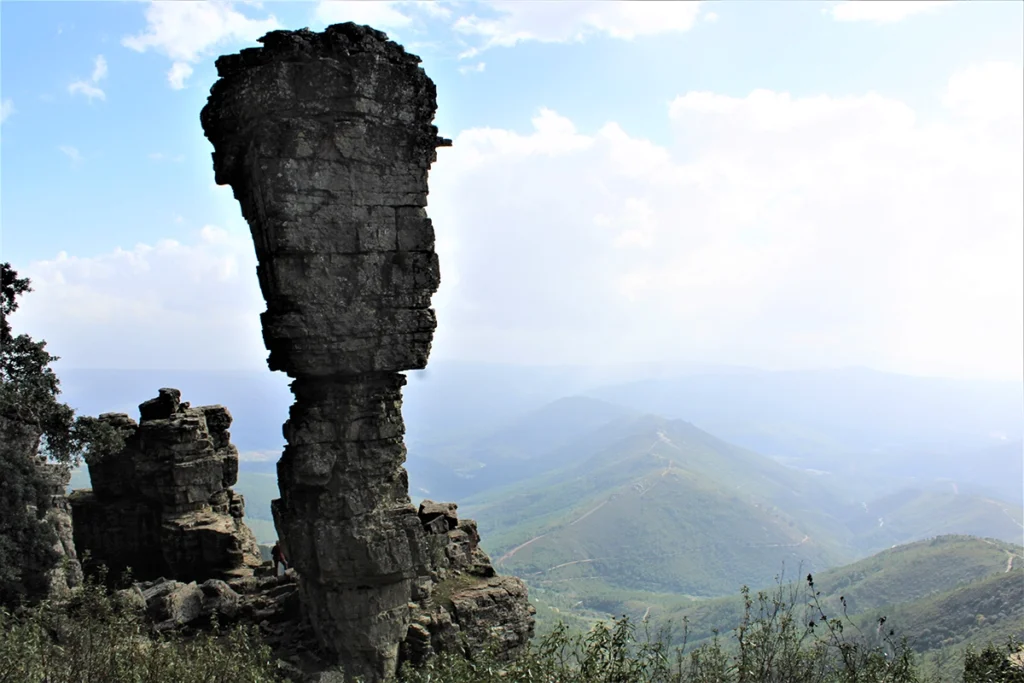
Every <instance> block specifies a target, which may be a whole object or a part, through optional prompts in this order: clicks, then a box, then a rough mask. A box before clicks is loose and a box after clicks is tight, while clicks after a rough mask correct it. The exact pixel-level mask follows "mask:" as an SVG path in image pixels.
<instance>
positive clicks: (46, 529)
mask: <svg viewBox="0 0 1024 683" xmlns="http://www.w3.org/2000/svg"><path fill="white" fill-rule="evenodd" d="M26 417H27V416H26V415H24V414H19V412H18V411H17V410H12V411H9V413H5V412H0V464H3V465H4V467H3V468H0V469H3V476H4V481H2V482H0V483H2V484H3V485H0V496H8V495H10V496H11V499H10V500H8V501H4V502H8V503H10V501H11V500H13V501H20V502H23V503H24V504H25V506H26V512H27V518H21V519H19V518H17V516H15V517H16V519H14V520H12V519H0V546H3V550H4V551H7V550H9V549H13V548H19V545H20V541H19V540H18V539H24V538H25V537H24V536H23V535H22V533H23V531H24V530H22V529H18V528H16V526H15V528H12V527H11V526H10V525H11V524H12V522H13V523H14V524H15V525H17V524H18V523H19V522H21V523H27V524H39V525H40V526H41V527H42V528H41V529H39V531H38V533H42V534H45V535H46V536H49V541H52V546H51V547H52V552H43V553H40V554H31V553H30V554H22V555H19V556H17V557H15V558H7V557H5V558H3V559H4V562H2V564H3V565H4V568H5V569H8V570H9V569H14V568H16V569H15V575H14V576H9V577H6V578H7V579H9V580H12V582H13V584H16V585H17V584H20V585H21V590H22V591H24V594H23V595H22V596H21V597H25V598H28V599H29V600H30V601H34V600H38V599H42V598H47V597H50V598H60V597H64V596H66V595H67V594H68V592H69V591H70V589H72V588H74V587H76V586H78V585H79V584H80V583H81V582H82V567H81V564H80V563H79V561H78V557H77V555H76V553H75V545H74V542H73V540H72V528H71V510H70V507H69V505H68V500H67V497H66V496H65V493H66V491H67V485H68V481H70V479H71V473H70V471H69V469H68V468H67V467H66V466H64V465H60V464H58V463H54V462H48V461H47V459H46V458H44V457H42V456H40V455H39V444H40V441H41V437H42V430H41V429H40V427H39V426H38V424H36V423H34V422H32V421H30V420H26ZM28 482H31V483H28ZM6 486H11V487H13V489H14V490H11V489H6V488H5V487H6ZM19 488H20V489H21V490H17V489H19ZM12 512H13V511H12ZM51 532H52V534H51ZM7 534H11V536H8V538H4V536H5V535H7ZM8 539H11V540H13V541H14V542H13V544H10V543H9V542H8ZM20 550H21V549H19V552H20ZM11 560H13V562H12V561H11ZM19 565H20V566H19Z"/></svg>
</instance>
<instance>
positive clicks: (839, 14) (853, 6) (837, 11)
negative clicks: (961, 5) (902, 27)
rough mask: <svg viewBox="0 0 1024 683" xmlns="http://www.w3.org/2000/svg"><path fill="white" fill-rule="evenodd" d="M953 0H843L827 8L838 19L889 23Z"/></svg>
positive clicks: (950, 2) (945, 5)
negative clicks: (876, 0)
mask: <svg viewBox="0 0 1024 683" xmlns="http://www.w3.org/2000/svg"><path fill="white" fill-rule="evenodd" d="M952 4H953V3H952V1H951V0H880V1H878V2H875V1H874V0H843V1H842V2H838V3H836V4H834V5H833V6H832V7H829V8H826V10H825V11H826V12H829V13H831V15H832V18H833V19H835V20H836V21H871V22H875V23H878V24H888V23H894V22H897V21H903V20H904V19H906V18H907V17H910V16H913V15H915V14H924V13H926V12H932V11H934V10H936V9H939V8H940V7H948V6H950V5H952Z"/></svg>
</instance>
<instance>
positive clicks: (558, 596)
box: [71, 369, 1024, 670]
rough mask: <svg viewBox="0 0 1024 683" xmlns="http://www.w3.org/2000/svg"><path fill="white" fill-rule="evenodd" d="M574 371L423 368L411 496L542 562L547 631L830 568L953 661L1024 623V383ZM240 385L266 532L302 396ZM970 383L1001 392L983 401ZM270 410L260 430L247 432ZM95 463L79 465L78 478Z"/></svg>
mask: <svg viewBox="0 0 1024 683" xmlns="http://www.w3.org/2000/svg"><path fill="white" fill-rule="evenodd" d="M437 374H440V373H439V372H438V373H437ZM571 374H572V373H570V372H568V371H564V370H563V371H560V372H557V373H546V372H545V371H543V370H537V369H533V370H530V371H524V372H521V373H518V374H516V373H505V375H504V380H503V381H504V382H505V384H504V385H503V386H502V387H500V388H502V389H504V390H505V391H504V392H503V393H502V392H498V393H499V394H500V397H498V398H495V397H492V398H489V399H485V398H484V397H483V396H482V395H481V394H480V393H479V391H478V389H477V388H474V386H475V385H471V382H470V380H471V377H472V376H473V375H472V373H470V372H469V371H468V370H466V371H465V372H464V374H463V375H462V379H461V380H458V381H456V380H455V379H453V378H452V377H447V378H445V380H444V381H445V382H448V383H449V385H448V386H442V387H439V388H438V389H437V394H436V395H435V394H432V393H431V392H430V389H431V382H433V381H435V380H434V379H431V378H428V379H426V380H425V381H424V380H423V379H422V378H421V379H416V378H413V379H411V380H410V383H409V385H408V387H407V388H406V405H407V415H408V428H407V429H408V442H409V456H408V460H407V469H408V471H409V478H410V492H411V494H412V497H413V499H414V502H419V500H421V499H431V500H455V501H457V502H458V503H459V514H460V516H466V517H470V518H473V519H476V520H477V522H478V525H479V530H480V534H481V538H482V544H483V547H484V548H485V549H486V551H487V552H488V553H489V554H490V556H491V557H492V558H494V563H495V566H496V568H497V569H498V571H500V572H502V573H508V574H513V575H516V576H519V577H521V578H523V579H524V580H525V581H526V582H527V584H528V586H529V588H530V592H531V600H532V602H533V603H534V605H535V607H536V608H537V610H538V613H537V624H538V633H541V634H543V633H545V632H548V631H550V629H551V628H553V627H554V625H555V624H556V623H558V622H559V621H561V622H564V623H566V624H568V625H570V627H572V628H576V629H584V630H585V629H586V628H589V626H590V625H591V624H592V623H593V622H594V621H596V620H607V619H610V618H612V617H614V616H622V615H626V616H628V617H630V618H631V619H633V620H636V621H640V620H646V621H647V622H648V623H649V624H650V625H651V627H653V628H656V629H663V628H676V629H677V630H678V626H679V625H680V624H682V623H684V622H685V623H686V625H687V626H686V638H687V642H688V643H689V644H690V645H694V646H696V645H699V644H701V643H703V642H705V641H707V640H708V639H709V638H710V637H711V636H712V635H713V634H714V633H715V632H719V633H723V634H725V633H728V632H729V630H730V629H731V628H733V626H735V624H736V623H738V621H739V619H740V618H741V617H742V612H743V603H742V599H741V598H740V596H739V592H740V590H741V588H742V587H744V586H749V587H750V588H751V589H753V590H754V591H755V593H756V591H758V590H765V591H767V594H771V593H772V591H773V590H775V591H779V590H782V589H783V588H785V591H788V595H789V596H790V597H791V598H795V599H796V604H797V605H798V606H800V609H803V608H804V607H805V606H806V604H807V602H808V595H807V593H806V586H804V585H803V584H802V577H806V575H807V574H811V575H813V576H814V579H815V587H816V590H817V591H820V593H821V595H820V596H819V600H820V601H821V604H822V605H823V606H825V607H826V608H827V610H828V611H835V610H837V609H839V603H838V600H839V596H840V595H842V596H843V598H844V599H845V602H846V609H847V610H848V614H849V616H850V617H851V618H852V619H854V621H855V622H856V623H857V624H859V625H860V627H861V628H862V629H864V630H865V632H870V631H871V628H872V627H871V623H872V620H873V619H877V618H878V617H879V616H881V615H885V616H887V618H888V622H887V623H890V624H893V625H894V626H895V627H896V628H898V629H899V631H900V632H901V633H903V634H905V635H907V636H908V637H909V638H911V639H912V641H913V642H914V643H915V647H916V648H917V649H918V651H919V652H921V653H922V654H924V655H925V656H926V660H925V661H926V662H928V665H929V666H932V667H933V668H935V669H936V670H939V669H941V668H942V667H943V666H947V664H944V663H943V662H945V661H946V660H945V659H943V658H944V657H947V655H948V653H949V652H952V651H954V650H956V648H962V647H963V646H965V645H966V644H971V643H978V644H983V642H987V641H986V639H988V640H992V639H995V640H999V639H1001V638H1005V637H1007V636H1009V635H1017V636H1024V626H1022V625H1024V613H1021V611H1020V608H1019V605H1021V604H1024V596H1020V595H1019V593H1020V592H1021V588H1024V574H1021V572H1022V571H1024V550H1022V548H1021V546H1020V543H1021V541H1022V540H1024V539H1022V533H1024V527H1022V524H1024V509H1022V508H1024V504H1022V502H1021V499H1022V498H1024V493H1022V491H1021V485H1020V481H1021V478H1020V477H1019V476H1018V474H1017V473H1018V471H1019V469H1020V467H1021V446H1020V444H1021V441H1020V433H1021V420H1020V419H1019V417H1020V416H1019V415H1017V416H1015V414H1014V407H1013V403H1014V401H1016V396H1015V394H1014V391H1016V389H1014V388H1013V387H1010V388H1006V387H1000V388H999V390H998V391H995V392H990V394H992V395H987V394H986V395H985V396H984V397H983V399H984V400H981V399H979V398H978V395H979V392H981V393H982V394H984V389H985V387H984V386H982V387H980V388H979V387H977V386H971V387H965V386H961V385H958V384H956V383H954V384H952V385H950V386H949V387H948V389H949V390H948V391H947V392H946V393H943V392H942V391H938V392H937V393H936V391H935V388H936V386H938V385H934V383H933V384H929V381H926V380H920V381H919V382H922V383H923V384H924V385H928V386H924V387H923V388H922V387H921V386H917V385H916V384H915V382H918V380H913V379H912V378H905V377H899V376H878V375H877V374H869V375H868V376H867V379H870V382H867V383H868V384H871V383H873V384H872V386H874V391H876V392H877V393H874V394H871V393H870V392H868V388H870V387H868V388H865V386H864V385H865V383H866V381H867V380H866V379H865V375H864V373H862V372H859V371H857V372H851V373H848V374H847V375H843V374H842V373H840V374H836V373H826V374H825V375H824V376H822V377H816V378H815V377H811V378H809V377H807V376H806V375H800V376H798V377H796V378H795V379H794V378H788V379H787V378H786V377H784V376H776V375H771V374H770V373H769V374H765V373H760V374H759V373H756V372H754V371H749V372H729V373H720V374H717V375H708V374H696V375H687V376H682V377H679V378H677V379H676V382H675V384H671V383H669V382H667V381H664V380H660V379H659V380H647V381H646V382H645V383H642V384H640V385H636V384H627V385H618V386H613V387H609V386H596V387H595V386H591V385H588V383H587V381H586V380H584V379H579V380H575V381H574V382H570V384H573V385H574V386H575V387H576V388H578V389H580V393H577V394H573V395H567V396H558V395H556V394H557V387H558V385H559V382H561V381H564V380H566V378H567V377H568V376H569V375H571ZM71 375H72V377H73V378H74V374H73V373H71ZM434 376H436V375H434ZM826 380H828V381H832V382H835V383H838V385H839V387H840V389H843V391H833V389H829V385H828V383H827V381H826ZM437 381H441V380H440V379H439V380H437ZM460 382H461V384H460ZM743 382H747V383H748V384H747V386H746V388H744V387H743ZM844 382H846V383H847V384H849V385H850V386H846V387H844V385H843V383H844ZM198 384H200V385H201V384H202V382H198ZM460 386H461V389H460ZM723 386H724V387H731V391H732V392H733V393H727V392H725V389H722V387H723ZM238 387H239V388H240V392H239V393H238V394H236V395H235V398H236V399H237V400H238V402H239V403H238V405H237V406H236V407H234V408H233V412H234V413H235V415H236V417H237V422H238V426H239V430H238V436H237V439H238V442H239V443H242V444H245V446H246V448H247V449H249V450H247V451H244V452H243V454H242V462H241V464H240V474H239V480H238V484H237V486H236V489H237V490H238V492H239V493H241V494H243V495H244V496H245V499H246V518H247V520H248V522H249V524H250V526H251V527H252V528H253V530H254V532H255V534H256V536H257V538H258V540H259V541H260V542H261V543H264V544H268V543H272V542H273V540H274V539H275V538H276V531H275V529H274V526H273V521H272V516H271V514H270V500H271V499H272V498H274V497H276V496H277V481H276V464H275V459H274V458H273V449H274V442H273V441H271V440H270V439H269V437H268V436H267V434H269V432H270V430H269V427H267V426H266V424H263V423H265V422H268V421H270V420H272V419H274V418H273V417H271V415H270V412H271V408H272V407H273V409H274V410H277V411H279V412H286V411H287V406H288V398H289V396H288V394H287V392H285V393H283V394H282V393H281V392H280V391H279V389H280V388H281V387H275V386H273V385H272V383H268V382H264V384H263V388H262V389H260V390H259V391H257V390H256V385H254V384H247V383H246V382H240V383H239V384H238ZM715 387H717V389H716V388H715ZM200 388H201V387H200ZM855 389H856V390H855ZM939 389H942V386H939ZM769 390H770V391H771V392H776V394H777V395H779V396H781V397H783V398H785V399H786V400H785V401H784V400H782V399H780V400H778V401H774V400H772V399H771V396H772V395H774V394H770V392H769ZM827 391H833V393H834V394H835V395H837V396H838V395H842V394H843V392H844V391H845V393H846V394H847V395H849V396H852V397H854V398H853V399H851V400H850V402H847V403H842V402H838V403H837V402H836V401H835V400H834V398H830V399H829V400H826V397H825V396H824V393H826V392H827ZM759 392H761V393H762V394H763V395H760V394H759ZM815 392H817V394H816V393H815ZM858 392H859V393H858ZM915 392H916V393H915ZM922 392H924V393H927V392H932V393H931V394H930V395H929V396H928V399H927V401H926V403H928V402H929V401H930V403H928V405H926V406H924V407H923V408H922V407H920V406H919V410H918V411H917V412H915V411H913V410H911V411H904V413H905V415H904V417H905V418H906V419H903V420H901V421H895V420H893V419H890V418H887V417H885V411H886V407H885V405H884V404H885V403H886V401H896V402H899V401H905V400H910V399H911V398H915V397H916V399H920V400H924V399H923V398H921V396H922ZM243 394H245V395H243ZM697 395H701V396H702V400H700V401H698V400H697ZM257 396H258V402H259V408H258V410H251V409H250V401H251V400H252V397H257ZM794 397H795V398H794ZM964 397H966V398H964ZM968 399H970V400H978V401H980V403H981V404H982V405H986V406H989V408H990V410H988V412H985V413H979V412H978V411H976V410H974V411H973V412H972V410H973V409H970V407H969V406H968V405H967V404H966V403H964V401H967V400H968ZM210 400H214V397H212V396H211V398H210ZM217 400H220V399H217ZM786 401H788V403H787V402H786ZM830 401H831V403H830ZM876 404H877V405H876ZM812 407H813V410H812ZM895 409H896V408H895V407H892V408H890V410H895ZM957 409H959V410H962V411H963V412H964V414H963V415H960V416H959V417H957V418H956V419H952V418H949V414H950V413H951V411H955V410H957ZM691 413H692V414H693V415H696V418H700V420H699V421H698V420H697V419H696V418H694V420H693V421H690V419H689V417H687V416H688V415H690V414H691ZM755 414H756V415H757V416H759V417H758V419H757V420H754V419H753V418H754V416H755ZM459 415H473V416H474V420H473V421H472V428H467V429H465V430H463V431H460V430H459V429H458V425H459V420H458V416H459ZM972 416H973V417H972ZM940 417H941V418H942V420H939V419H938V418H940ZM857 420H859V421H860V424H863V425H864V428H863V429H862V430H860V431H856V430H854V429H853V428H852V427H851V426H850V425H853V424H855V421H857ZM943 420H944V421H943ZM256 421H258V422H261V429H263V431H262V432H248V434H246V430H247V429H248V427H247V425H249V424H252V422H256ZM839 423H842V424H844V425H845V426H844V427H843V428H842V429H839V428H836V427H835V426H836V425H837V424H839ZM936 423H941V424H942V430H944V433H945V435H946V436H945V437H944V438H938V437H937V435H936V434H933V433H932V431H933V430H932V429H931V425H932V424H936ZM707 425H714V426H715V427H716V428H717V430H718V431H711V429H710V427H706V426H707ZM766 425H771V426H770V427H768V426H766ZM260 434H262V436H260ZM992 434H998V436H995V437H994V436H992ZM940 436H941V435H940ZM761 449H763V450H761ZM858 454H860V455H858ZM1015 480H1016V482H1017V483H1016V484H1015V483H1014V481H1015ZM85 483H86V482H84V481H83V479H82V476H81V473H76V476H75V478H74V479H73V481H72V487H73V488H74V487H80V486H82V485H84V484H85ZM773 587H774V588H773ZM968 613H970V614H968ZM972 620H973V621H972ZM680 635H681V634H679V633H677V636H680Z"/></svg>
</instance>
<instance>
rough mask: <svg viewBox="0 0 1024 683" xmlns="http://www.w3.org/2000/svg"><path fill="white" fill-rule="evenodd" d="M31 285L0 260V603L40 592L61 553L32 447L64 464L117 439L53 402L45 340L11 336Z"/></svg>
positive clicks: (56, 385) (115, 444)
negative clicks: (12, 318)
mask: <svg viewBox="0 0 1024 683" xmlns="http://www.w3.org/2000/svg"><path fill="white" fill-rule="evenodd" d="M29 284H30V283H29V280H28V278H19V277H18V274H17V273H16V272H15V271H14V270H13V269H12V268H11V266H10V264H8V263H4V264H0V604H8V605H10V604H13V603H15V602H20V601H22V600H25V599H33V598H36V597H38V596H39V595H40V594H41V592H42V591H43V590H44V588H45V573H46V571H47V570H49V569H51V568H53V567H54V566H55V563H56V561H57V558H58V557H59V555H58V553H57V552H56V550H55V548H54V545H55V543H56V540H57V539H56V536H55V534H54V531H53V529H52V528H51V527H50V525H49V524H48V523H46V521H45V520H44V517H45V513H46V510H47V509H48V507H49V500H50V495H51V493H52V492H53V491H52V482H51V481H50V480H49V478H48V475H47V473H46V471H45V469H44V468H42V467H41V466H40V465H41V462H40V461H39V459H38V458H37V457H36V453H37V451H38V450H39V449H40V448H41V450H42V453H43V454H44V455H45V456H47V457H48V458H49V459H50V460H52V461H54V462H56V463H59V464H61V465H63V466H68V465H71V464H76V463H77V462H78V461H79V458H80V456H81V455H82V454H83V453H84V454H86V455H87V456H92V455H100V454H102V453H105V452H108V451H110V450H113V449H117V448H119V447H120V446H121V443H122V442H121V439H120V436H119V435H118V434H116V433H115V432H114V430H112V429H110V428H109V427H108V426H107V425H105V424H102V423H100V422H98V421H97V420H95V419H94V418H90V417H76V416H75V413H74V410H72V409H71V408H70V407H69V406H67V405H66V404H64V403H60V402H59V401H58V400H57V396H58V395H59V394H60V380H59V379H58V378H57V375H56V374H55V373H54V371H53V369H52V368H51V367H50V364H51V363H52V362H54V361H56V360H57V357H56V356H53V355H50V353H49V352H48V351H47V350H46V342H45V341H38V342H37V341H34V340H33V339H32V338H31V337H29V336H28V335H25V334H20V335H17V336H15V335H14V333H13V331H12V329H11V325H10V321H9V317H10V315H11V314H12V313H14V312H15V311H16V310H18V297H19V296H21V295H23V294H25V293H26V292H30V291H32V289H31V287H30V286H29Z"/></svg>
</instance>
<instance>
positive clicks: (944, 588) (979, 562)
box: [649, 536, 1024, 651]
mask: <svg viewBox="0 0 1024 683" xmlns="http://www.w3.org/2000/svg"><path fill="white" fill-rule="evenodd" d="M1022 564H1024V548H1022V547H1021V546H1015V545H1012V544H1009V543H1003V542H1001V541H996V540H992V539H981V538H974V537H971V536H941V537H938V538H933V539H928V540H924V541H917V542H915V543H908V544H906V545H900V546H897V547H895V548H891V549H889V550H885V551H882V552H880V553H878V554H876V555H872V556H871V557H868V558H865V559H863V560H860V561H858V562H854V563H852V564H849V565H845V566H842V567H835V568H833V569H829V570H826V571H823V572H819V573H817V574H814V583H815V590H816V591H819V592H820V595H819V600H820V602H821V605H822V606H823V607H824V609H825V611H826V612H827V613H828V614H830V615H831V614H834V613H837V612H839V611H841V609H842V608H841V604H840V596H842V597H843V598H844V599H845V601H846V606H847V612H848V614H849V615H850V616H851V617H859V618H858V619H857V621H858V622H859V623H860V624H861V626H862V628H864V629H866V630H870V629H871V628H872V627H873V625H874V623H875V622H874V621H873V620H874V619H877V618H878V617H880V616H886V617H887V619H886V623H887V625H888V626H890V627H892V628H895V629H896V630H897V632H898V633H899V634H902V635H906V636H908V637H909V638H911V640H912V644H913V645H914V646H915V648H916V649H918V650H919V651H926V650H929V649H933V648H934V647H938V646H943V647H946V646H951V645H956V644H965V643H966V642H967V640H968V639H969V638H970V637H972V634H973V635H979V634H980V635H981V636H982V637H987V636H1000V635H1001V634H1002V633H1003V632H1006V633H1009V632H1010V631H1013V628H1014V627H1016V629H1017V632H1022V633H1021V635H1024V620H1021V619H1020V618H1018V617H1019V616H1021V615H1022V610H1024V600H1020V599H1016V598H1014V596H1015V595H1017V593H1019V592H1020V591H1024V566H1022ZM787 579H794V580H795V581H796V583H795V584H794V588H795V589H796V590H797V591H798V594H799V595H800V597H801V604H803V603H805V602H806V600H807V599H808V598H809V597H810V596H809V595H808V593H807V591H806V590H804V582H803V579H802V578H798V577H795V576H790V577H787ZM1014 586H1016V588H1014ZM1015 591H1016V592H1015ZM1013 599H1016V602H1013V601H1012V600H1013ZM943 610H945V611H946V612H945V613H943ZM649 614H650V617H651V618H652V619H653V620H655V621H656V622H658V623H667V622H671V623H675V624H681V623H683V620H684V619H685V620H686V621H687V622H688V624H689V629H690V642H700V641H703V640H704V639H706V638H709V637H711V635H712V634H713V632H714V631H715V630H718V631H719V632H722V633H725V632H727V631H729V630H730V629H731V628H733V627H734V626H735V624H737V623H739V620H740V618H741V617H742V614H743V601H742V599H741V598H739V597H738V596H729V597H724V598H717V599H714V600H703V601H691V602H689V603H683V602H680V601H676V602H675V604H667V603H665V602H662V603H661V604H660V605H658V604H656V605H654V606H653V607H652V609H651V611H650V613H649ZM978 614H982V615H983V617H984V618H983V619H982V620H976V619H975V618H976V616H977V615H978ZM972 620H973V621H972ZM975 621H977V623H976V624H975ZM968 622H970V623H971V624H975V626H977V627H980V626H985V627H986V629H987V630H985V631H984V632H983V633H981V632H979V634H974V633H973V631H972V630H971V629H968V628H967V626H968V625H969V624H968ZM929 625H932V626H931V629H930V630H929ZM972 628H974V627H972ZM1007 628H1009V629H1010V631H1006V629H1007ZM974 630H975V631H977V629H976V628H974Z"/></svg>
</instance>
